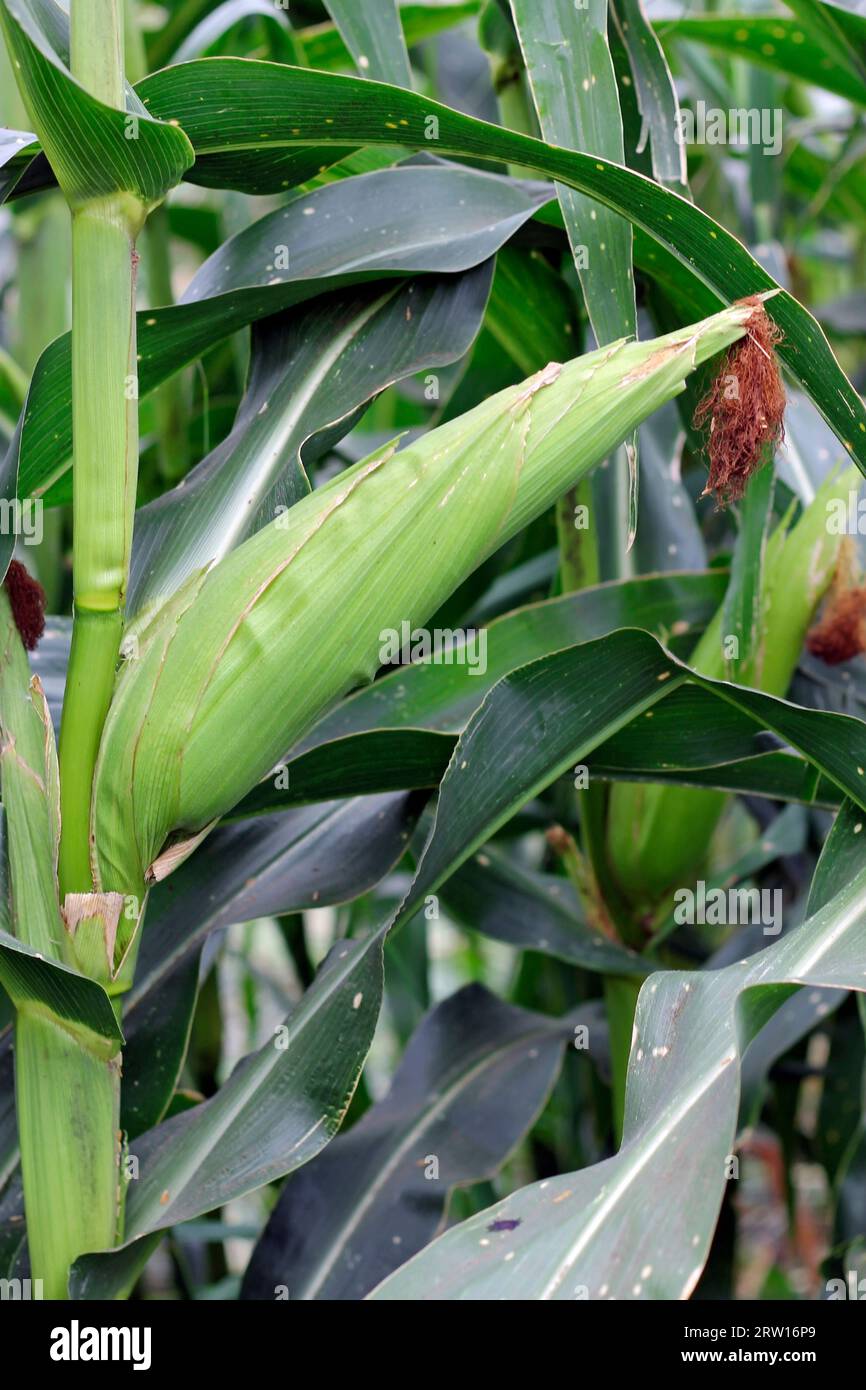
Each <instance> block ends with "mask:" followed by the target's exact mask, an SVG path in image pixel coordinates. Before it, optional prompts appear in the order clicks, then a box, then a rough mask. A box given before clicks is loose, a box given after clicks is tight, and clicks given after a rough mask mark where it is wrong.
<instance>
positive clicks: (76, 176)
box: [0, 0, 193, 210]
mask: <svg viewBox="0 0 866 1390" xmlns="http://www.w3.org/2000/svg"><path fill="white" fill-rule="evenodd" d="M0 22H2V28H3V32H4V34H5V36H6V41H7V43H8V45H9V49H10V52H11V53H12V55H13V60H14V63H15V65H16V68H17V70H18V74H19V81H20V82H21V84H22V91H23V94H24V99H25V102H26V103H27V104H28V106H29V110H30V116H31V119H32V120H33V123H34V125H35V126H36V129H37V133H38V135H39V138H40V140H41V143H42V146H43V148H44V150H45V153H46V154H47V156H48V158H49V160H50V162H51V167H52V169H53V170H54V173H55V174H56V176H57V180H58V182H59V184H60V186H61V188H62V189H63V191H64V193H65V195H66V197H67V199H68V200H69V202H70V203H71V204H72V206H73V207H75V206H80V205H81V204H83V203H87V202H90V201H91V200H93V199H97V198H106V197H109V196H111V195H112V194H116V193H126V194H129V196H130V197H131V198H132V199H134V200H135V201H136V202H137V203H139V204H141V205H142V207H143V209H145V210H146V209H148V208H150V207H153V206H154V205H155V204H156V203H158V202H160V201H161V200H162V199H163V198H164V197H165V195H166V193H167V192H168V190H169V189H170V188H173V187H174V185H175V184H177V183H179V182H180V180H181V178H182V177H183V174H184V171H185V170H186V169H188V168H189V167H190V165H191V164H192V162H193V151H192V148H191V146H190V144H189V141H188V140H187V138H186V136H185V135H184V133H183V131H182V130H180V129H178V128H177V123H176V122H175V123H174V124H169V123H163V122H160V121H156V120H154V119H153V117H151V116H149V115H148V113H147V111H146V110H145V109H144V107H143V106H142V105H141V102H140V101H139V100H138V99H137V98H136V97H134V96H130V101H129V108H128V110H127V111H126V112H123V111H117V110H115V109H114V108H113V107H110V106H105V105H103V103H102V102H100V101H97V100H96V98H95V97H92V96H91V95H90V94H89V93H88V92H86V91H85V90H84V88H83V87H81V86H80V85H79V84H78V83H77V82H76V81H75V80H74V78H73V77H72V75H71V73H70V72H69V69H68V67H67V61H68V44H69V35H68V21H67V17H66V15H65V13H64V11H63V10H61V9H60V7H59V6H57V5H55V4H53V3H52V0H3V3H2V5H0Z"/></svg>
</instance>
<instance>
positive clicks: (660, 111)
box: [609, 0, 688, 191]
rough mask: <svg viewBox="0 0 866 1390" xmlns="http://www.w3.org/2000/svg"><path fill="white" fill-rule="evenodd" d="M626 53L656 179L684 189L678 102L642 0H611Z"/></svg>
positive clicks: (614, 21) (661, 49)
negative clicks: (678, 131)
mask: <svg viewBox="0 0 866 1390" xmlns="http://www.w3.org/2000/svg"><path fill="white" fill-rule="evenodd" d="M609 22H610V23H611V24H613V25H615V26H616V29H617V31H618V32H619V34H620V36H621V38H622V43H623V46H624V48H625V50H626V53H627V54H628V60H629V67H630V69H631V75H632V80H633V82H634V87H635V95H636V97H637V104H638V110H639V111H640V116H641V121H642V124H643V130H642V132H641V138H642V139H643V140H646V139H647V138H649V143H650V151H651V154H652V169H653V174H654V176H655V178H656V179H657V181H658V182H659V183H668V184H680V185H681V186H682V189H683V191H685V189H686V187H687V184H688V179H687V176H686V152H685V146H684V145H682V144H681V143H680V141H679V140H678V139H677V130H678V121H679V113H680V108H679V102H678V101H677V93H676V88H675V87H674V81H673V78H672V76H671V71H670V68H669V67H668V65H667V61H666V59H665V55H664V50H663V48H662V46H661V44H660V42H659V39H658V37H657V35H656V34H655V32H654V31H653V28H652V25H651V24H650V22H649V20H648V18H647V15H646V12H645V10H644V7H643V4H642V3H641V0H613V5H612V6H611V12H610V21H609Z"/></svg>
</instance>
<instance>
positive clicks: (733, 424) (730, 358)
mask: <svg viewBox="0 0 866 1390" xmlns="http://www.w3.org/2000/svg"><path fill="white" fill-rule="evenodd" d="M737 302H738V303H740V304H743V305H747V306H748V307H750V308H751V309H752V313H751V314H750V315H749V317H748V318H747V319H746V323H745V328H746V334H745V337H743V338H740V339H739V340H738V341H737V342H736V343H733V344H732V345H731V347H729V348H728V351H727V353H726V354H725V360H724V363H723V364H722V368H721V370H720V371H719V372H718V374H717V375H716V378H715V380H714V381H713V384H712V386H711V387H710V389H709V391H708V392H707V394H706V395H705V396H704V398H703V400H702V401H701V402H700V404H699V405H698V408H697V410H696V411H695V419H694V423H695V428H696V429H702V428H703V427H704V426H705V425H706V424H707V422H708V421H709V438H708V440H707V453H708V455H709V460H710V474H709V478H708V479H707V486H706V488H705V489H704V492H705V494H706V493H713V494H714V495H715V497H716V499H717V500H718V502H719V503H721V504H722V505H725V504H726V503H728V502H735V501H737V500H738V499H739V498H740V497H742V495H743V493H744V492H745V490H746V484H747V483H748V481H749V478H750V477H751V476H752V474H753V473H754V472H756V471H757V469H758V468H759V467H760V466H761V464H762V463H763V462H766V461H767V460H768V459H769V458H771V457H772V454H773V452H774V450H775V449H776V446H777V445H778V444H780V443H781V441H782V440H783V439H784V437H785V430H784V426H783V423H782V421H783V417H784V414H785V388H784V387H783V385H782V378H781V376H780V375H779V364H778V362H777V360H776V352H775V349H776V347H777V346H778V344H779V343H780V342H781V339H782V331H781V329H780V328H779V327H778V326H777V325H776V324H775V323H774V322H773V320H772V319H771V318H770V316H769V314H768V313H767V311H766V309H765V308H764V304H763V298H762V296H760V295H750V296H749V297H748V298H747V299H741V300H738V301H737Z"/></svg>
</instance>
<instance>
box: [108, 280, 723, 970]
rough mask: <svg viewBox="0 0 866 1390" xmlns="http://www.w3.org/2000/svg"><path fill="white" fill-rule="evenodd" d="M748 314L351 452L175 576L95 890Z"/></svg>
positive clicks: (570, 479) (240, 779)
mask: <svg viewBox="0 0 866 1390" xmlns="http://www.w3.org/2000/svg"><path fill="white" fill-rule="evenodd" d="M749 312H750V310H749V309H747V308H743V307H742V306H737V305H734V306H732V307H730V308H728V309H725V310H724V311H723V312H721V313H719V314H716V315H713V316H712V317H711V318H708V319H705V320H703V321H702V322H700V323H698V324H694V325H691V326H690V327H688V328H684V329H682V330H680V331H678V332H676V333H672V334H669V335H667V336H666V337H664V338H660V339H657V340H655V341H652V342H647V343H629V342H619V343H615V344H613V345H611V346H609V347H606V348H604V349H602V350H599V351H597V352H594V353H591V354H589V355H588V356H585V357H582V358H578V359H576V360H574V361H572V362H569V363H566V364H565V365H560V364H557V363H552V364H550V365H549V366H548V367H546V368H545V369H544V370H543V371H542V372H539V373H537V374H536V375H535V376H534V377H531V378H530V379H529V380H528V381H526V382H523V383H521V384H520V385H518V386H515V387H512V388H509V389H508V390H506V391H502V392H500V393H499V394H497V395H496V396H493V397H491V398H490V399H489V400H488V401H486V402H484V403H483V404H482V405H480V406H478V407H477V408H476V409H474V410H472V411H470V412H469V413H467V414H466V415H464V416H462V417H460V418H459V419H457V420H454V421H451V422H449V423H448V424H446V425H444V426H442V427H441V428H439V429H437V430H434V431H432V432H431V433H430V434H428V435H426V436H425V437H424V438H422V439H421V440H419V441H418V442H417V443H415V444H413V445H411V446H410V447H408V448H406V449H404V450H402V451H400V452H396V451H395V449H394V448H393V447H391V448H388V449H385V450H382V451H380V452H378V453H376V454H374V455H373V456H372V457H370V458H368V459H365V460H363V461H361V462H360V463H358V464H356V465H355V466H354V467H352V468H350V469H348V470H347V471H346V472H345V473H342V474H340V475H339V476H338V477H337V478H335V479H333V480H332V481H331V482H330V483H329V484H328V485H327V486H325V487H323V488H321V489H319V490H318V491H316V492H314V493H313V494H312V495H310V496H309V497H307V498H305V499H304V500H303V501H301V502H300V503H298V504H297V505H296V506H295V507H293V508H292V509H291V510H290V511H289V512H287V513H285V514H284V515H282V516H280V517H278V518H277V519H276V520H275V521H274V522H272V523H271V524H270V525H269V526H267V527H265V528H264V529H263V530H262V531H260V532H258V533H257V534H256V535H255V536H254V537H252V538H251V539H250V540H248V541H247V542H246V543H245V544H244V545H242V546H240V547H239V548H238V549H237V550H235V551H234V552H233V553H232V554H230V555H228V556H227V557H225V558H224V559H223V560H221V561H220V562H219V563H217V564H216V565H214V566H213V568H212V569H211V570H210V571H209V572H207V573H205V572H201V573H199V574H197V575H194V576H192V577H191V578H190V579H189V580H188V581H187V582H186V583H185V585H184V586H183V587H182V589H181V590H179V591H178V592H177V593H176V594H175V595H174V596H173V597H172V598H171V599H170V600H169V602H168V603H167V604H166V605H165V607H164V608H162V609H161V610H160V611H159V612H158V613H157V614H156V615H155V616H151V618H150V620H149V621H148V622H147V623H146V626H144V627H143V628H142V629H141V630H139V631H138V632H137V634H136V635H137V638H138V643H137V647H138V657H137V659H136V660H133V661H129V662H128V663H127V664H126V666H125V668H124V669H123V671H122V673H121V675H120V677H119V680H118V684H117V688H116V691H115V696H114V700H113V702H112V706H111V711H110V713H109V716H108V719H107V722H106V725H105V730H104V734H103V738H102V742H101V746H100V752H99V757H98V762H97V768H96V777H95V783H94V798H93V819H92V826H91V832H92V834H91V843H92V845H93V847H94V848H93V860H92V870H93V877H94V886H95V887H96V888H97V889H98V890H100V891H106V892H109V891H116V892H119V893H121V894H123V895H124V896H127V895H131V894H139V893H143V892H144V890H145V888H146V885H147V883H148V882H151V881H153V879H154V878H156V877H159V876H161V874H162V873H163V872H164V870H165V868H166V867H167V866H168V865H169V864H170V863H172V862H176V861H177V860H178V859H179V858H180V857H181V855H182V853H183V849H182V847H181V848H179V847H178V844H177V842H178V841H180V842H181V844H182V842H183V841H184V839H186V838H189V839H192V837H195V836H197V835H200V834H201V832H203V831H205V830H206V829H207V827H208V826H209V825H210V824H212V823H213V822H214V821H215V820H216V819H217V818H218V817H219V816H220V815H222V814H223V813H225V812H226V811H227V810H228V809H229V808H230V807H231V806H232V805H234V804H235V803H236V802H237V801H238V799H239V798H240V797H241V796H243V795H244V794H245V792H247V791H248V790H249V789H250V788H251V787H252V786H254V785H255V783H256V782H257V781H259V780H260V779H261V778H262V777H263V776H265V775H266V774H267V773H268V771H270V770H271V769H272V768H273V767H274V765H275V764H276V763H277V761H278V759H279V758H280V757H281V756H282V755H283V754H284V753H285V751H286V750H287V749H288V748H289V747H290V746H291V745H292V744H293V743H294V742H295V741H296V740H297V739H298V738H299V737H300V736H301V735H302V734H303V733H304V732H305V730H306V729H307V728H309V726H310V725H311V723H312V722H313V721H314V720H315V719H316V717H317V716H319V715H320V714H321V713H322V712H323V711H324V710H325V709H326V708H327V707H328V706H329V705H330V704H332V703H333V702H334V701H335V700H336V699H337V698H339V697H340V696H341V695H343V694H344V693H345V692H346V691H348V690H350V689H352V688H353V687H355V686H358V685H361V684H363V683H366V682H368V681H370V680H371V679H372V678H373V676H374V674H375V672H376V670H377V668H378V666H379V664H380V658H379V649H380V646H381V634H382V630H383V629H384V628H397V629H398V630H399V627H400V624H401V622H402V621H403V620H408V621H409V622H410V623H411V624H413V625H415V624H418V623H423V622H424V620H425V619H426V618H427V617H428V615H429V614H430V613H432V612H434V611H435V610H436V608H437V607H438V606H439V604H440V603H441V602H442V601H443V600H444V599H445V598H446V597H447V596H448V594H450V593H451V592H452V591H453V590H454V589H455V588H456V586H457V585H458V584H459V583H460V582H461V580H462V579H463V578H464V577H465V576H466V575H467V574H468V573H470V572H471V571H472V570H473V569H474V568H475V567H476V566H477V565H478V564H479V563H480V562H481V561H482V560H483V559H484V558H485V557H486V556H488V555H489V554H491V552H493V551H494V550H495V549H497V548H498V547H499V546H500V545H502V544H503V542H504V541H506V540H507V539H508V538H509V536H511V535H513V534H514V533H515V532H517V531H519V530H520V529H521V528H522V527H523V526H525V525H526V524H527V523H528V522H529V521H530V520H531V519H532V518H533V517H535V516H537V515H538V514H539V513H541V512H542V511H543V510H544V509H546V508H547V507H549V506H552V505H553V503H554V502H555V501H556V499H557V498H558V497H559V496H560V495H561V494H562V493H563V492H564V491H565V490H566V489H567V488H568V487H570V486H572V485H573V484H574V483H576V482H577V481H578V480H579V479H580V478H582V477H583V476H585V475H586V474H587V473H588V472H589V470H590V469H591V468H592V467H593V466H594V465H595V464H597V463H598V462H599V461H600V460H601V459H603V458H604V457H605V456H606V455H608V454H609V453H610V452H611V450H612V449H613V448H614V447H615V446H616V445H617V444H618V443H619V442H620V441H621V440H622V439H623V438H625V437H627V436H628V435H629V434H630V432H631V431H632V430H633V429H634V428H635V426H636V425H637V424H639V423H640V421H641V420H642V419H644V418H645V417H646V416H647V415H648V414H650V412H651V411H653V410H655V409H656V407H657V406H659V405H661V404H662V403H663V402H664V401H666V400H669V399H670V398H671V397H672V396H673V395H675V394H676V393H677V392H678V391H679V390H680V389H681V388H682V386H683V383H684V381H685V378H686V376H687V375H688V374H689V372H690V371H692V369H693V368H694V367H695V366H696V365H697V364H699V363H700V362H702V361H704V360H705V359H706V358H708V357H710V356H712V355H713V354H715V353H717V352H718V351H720V350H721V349H722V348H724V347H726V346H728V345H729V344H730V343H731V342H733V341H736V339H737V338H739V337H741V336H742V333H743V323H744V321H745V319H746V318H747V317H748V314H749ZM167 842H168V843H169V846H170V847H171V846H173V847H172V848H170V851H169V855H168V858H166V857H165V856H163V858H160V855H161V852H162V851H163V850H164V849H165V847H166V844H167ZM121 937H122V933H121ZM118 949H124V942H123V940H122V939H121V938H119V941H118Z"/></svg>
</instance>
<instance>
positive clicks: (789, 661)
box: [608, 468, 859, 913]
mask: <svg viewBox="0 0 866 1390" xmlns="http://www.w3.org/2000/svg"><path fill="white" fill-rule="evenodd" d="M858 481H859V474H858V473H857V471H856V469H853V468H848V469H845V470H844V471H843V472H842V474H841V476H831V477H830V478H828V479H827V481H826V482H825V483H824V484H823V485H822V487H821V488H820V489H819V491H818V493H817V494H816V496H815V498H814V499H813V501H812V502H811V503H810V505H809V506H808V507H807V508H806V510H805V511H804V513H803V515H802V516H801V517H800V519H799V521H798V522H797V524H796V525H795V526H793V527H792V528H791V530H790V531H788V530H787V529H786V527H785V526H784V524H782V525H780V526H778V527H777V528H776V530H775V531H774V532H773V534H772V535H771V536H770V538H769V541H768V544H767V555H766V561H765V569H764V577H763V583H762V586H761V597H760V605H761V607H760V635H759V639H758V642H757V644H756V647H755V651H754V653H753V654H752V655H751V657H750V658H749V659H748V660H747V661H746V662H744V663H743V669H742V670H741V671H739V672H738V675H737V679H738V682H739V684H741V685H749V686H753V687H754V688H755V689H757V690H763V691H765V692H766V693H767V694H768V695H778V696H784V695H785V694H786V692H787V689H788V686H789V685H790V683H791V680H792V678H793V675H794V671H795V670H796V667H797V662H798V660H799V658H800V654H801V652H802V650H803V642H804V640H805V637H806V630H807V628H808V627H809V624H810V623H811V621H812V617H813V615H814V612H815V609H816V608H817V607H818V604H819V603H820V602H821V599H822V598H823V596H824V594H825V593H826V591H827V589H828V588H829V586H830V584H831V582H832V580H833V575H834V573H835V571H836V565H837V562H838V558H839V551H840V546H841V542H842V537H841V536H839V535H836V534H833V533H832V532H831V531H830V530H829V529H828V526H827V517H828V507H829V506H830V504H831V503H832V502H833V500H834V499H839V500H841V501H842V502H847V499H848V495H849V492H850V491H851V490H852V489H853V490H855V491H856V488H857V485H858ZM723 614H724V606H722V607H721V608H720V609H719V610H718V612H717V613H716V615H715V616H714V618H713V620H712V622H711V623H710V624H709V625H708V627H707V628H706V630H705V631H704V633H703V636H702V637H701V639H700V641H699V642H698V644H697V647H696V648H695V651H694V653H693V654H692V657H691V659H690V664H691V665H692V666H694V668H695V670H697V671H700V673H701V674H702V675H705V676H710V677H712V678H714V679H717V680H724V679H725V678H726V677H727V675H728V672H727V670H726V663H725V658H724V654H723V646H724V631H723ZM726 801H727V796H726V794H725V793H724V792H715V791H704V790H702V789H699V788H692V787H676V786H663V785H660V784H656V783H636V782H626V783H618V784H617V785H616V786H614V787H613V788H612V789H611V796H610V804H609V808H608V862H609V864H610V867H611V869H612V871H613V873H614V874H615V876H616V880H617V882H618V883H619V885H620V887H621V888H622V890H623V892H624V893H625V894H626V896H627V897H628V898H629V899H630V900H631V901H632V902H633V903H634V904H635V906H636V908H637V910H638V912H639V913H641V912H651V911H652V910H653V907H654V906H655V905H656V904H658V902H659V901H660V900H661V899H662V898H663V897H664V895H665V894H666V893H667V892H668V891H669V890H670V889H671V888H673V887H674V886H676V885H681V884H684V883H687V882H690V881H692V880H693V879H694V877H695V875H696V874H697V872H698V870H699V867H700V864H701V862H702V860H703V859H704V857H705V855H706V853H707V851H708V849H709V844H710V840H711V838H712V835H713V832H714V830H715V828H716V826H717V824H718V821H719V817H720V815H721V813H722V811H723V810H724V807H725V804H726Z"/></svg>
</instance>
